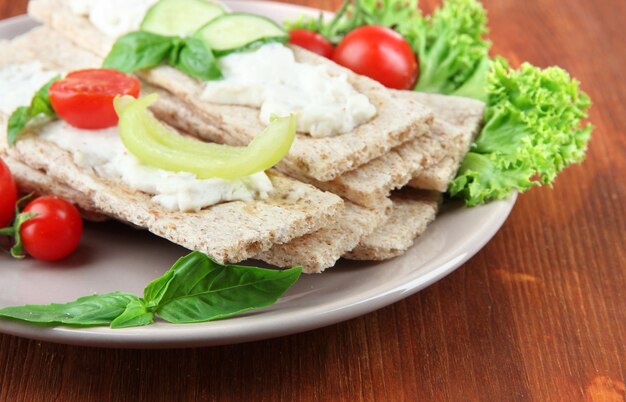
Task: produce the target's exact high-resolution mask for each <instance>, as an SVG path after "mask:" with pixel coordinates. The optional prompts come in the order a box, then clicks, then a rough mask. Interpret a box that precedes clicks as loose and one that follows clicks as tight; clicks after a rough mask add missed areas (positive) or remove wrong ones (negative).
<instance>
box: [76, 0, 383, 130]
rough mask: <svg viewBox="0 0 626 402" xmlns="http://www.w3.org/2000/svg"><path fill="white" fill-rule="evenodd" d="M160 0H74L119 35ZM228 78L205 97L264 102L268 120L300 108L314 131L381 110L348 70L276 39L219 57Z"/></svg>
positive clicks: (353, 123)
mask: <svg viewBox="0 0 626 402" xmlns="http://www.w3.org/2000/svg"><path fill="white" fill-rule="evenodd" d="M155 2H156V0H132V1H129V0H107V1H104V0H71V2H70V7H71V9H72V12H74V13H75V14H78V15H83V16H85V17H87V18H89V20H90V21H91V23H92V24H93V25H94V26H95V27H96V28H98V29H99V30H100V31H101V32H102V33H104V34H106V35H107V36H109V37H112V38H116V37H119V36H121V35H123V34H125V33H128V32H131V31H136V30H138V29H139V26H140V25H141V21H142V20H143V18H144V16H145V14H146V12H147V11H148V9H149V8H150V6H152V5H153V4H154V3H155ZM219 65H220V68H221V70H222V72H223V74H224V79H223V80H217V81H208V82H207V83H206V86H205V89H204V92H203V95H202V98H203V99H204V100H206V101H209V102H213V103H220V104H231V105H242V106H250V107H255V108H260V116H259V117H260V119H261V121H262V122H263V123H265V124H268V123H269V121H270V117H271V116H272V115H278V116H286V115H289V114H291V113H296V114H297V115H298V118H297V129H298V131H299V132H302V133H308V134H310V135H311V136H312V137H331V136H336V135H339V134H342V133H346V132H349V131H351V130H353V129H354V128H356V127H358V126H360V125H361V124H363V123H366V122H368V121H369V120H371V119H372V118H373V117H374V116H375V115H376V107H375V106H374V105H373V104H372V103H371V102H370V101H369V99H368V98H367V96H365V95H363V94H361V93H359V92H357V91H356V90H355V89H354V87H353V86H352V85H351V84H350V83H349V82H348V79H347V75H346V74H341V75H338V76H332V75H330V74H329V72H328V71H327V68H326V66H323V65H312V64H307V63H299V62H297V61H296V60H295V57H294V54H293V51H292V50H291V49H289V48H288V47H286V46H284V45H282V44H280V43H273V44H267V45H264V46H261V47H259V48H257V49H254V50H252V51H247V52H237V53H233V54H230V55H228V56H225V57H221V58H220V59H219Z"/></svg>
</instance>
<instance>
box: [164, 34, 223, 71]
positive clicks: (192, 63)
mask: <svg viewBox="0 0 626 402" xmlns="http://www.w3.org/2000/svg"><path fill="white" fill-rule="evenodd" d="M175 67H176V68H178V69H179V70H180V71H182V72H183V73H185V74H187V75H188V76H190V77H194V78H198V79H200V80H204V81H209V80H216V79H219V78H222V71H221V70H220V68H219V66H218V64H217V60H216V59H215V56H214V55H213V52H212V51H211V49H209V47H208V46H207V45H206V43H204V41H202V39H198V38H194V37H189V38H187V39H185V44H184V46H183V48H182V49H181V51H180V54H179V58H178V61H177V63H176V64H175Z"/></svg>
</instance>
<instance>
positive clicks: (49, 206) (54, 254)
mask: <svg viewBox="0 0 626 402" xmlns="http://www.w3.org/2000/svg"><path fill="white" fill-rule="evenodd" d="M23 212H35V213H37V216H35V217H34V218H31V219H29V220H27V221H26V222H24V223H23V224H22V227H21V228H20V234H21V236H22V242H23V244H24V250H25V251H26V253H27V254H29V255H30V256H32V257H34V258H36V259H38V260H43V261H57V260H60V259H62V258H65V257H67V256H68V255H70V254H71V253H72V251H74V250H75V249H76V247H78V243H80V238H81V236H82V234H83V220H82V218H81V216H80V213H79V212H78V209H76V207H75V206H73V205H72V204H70V203H69V202H67V201H65V200H63V199H61V198H58V197H52V196H46V197H39V198H37V199H35V200H33V201H31V202H30V203H29V204H28V205H27V206H26V208H24V211H23Z"/></svg>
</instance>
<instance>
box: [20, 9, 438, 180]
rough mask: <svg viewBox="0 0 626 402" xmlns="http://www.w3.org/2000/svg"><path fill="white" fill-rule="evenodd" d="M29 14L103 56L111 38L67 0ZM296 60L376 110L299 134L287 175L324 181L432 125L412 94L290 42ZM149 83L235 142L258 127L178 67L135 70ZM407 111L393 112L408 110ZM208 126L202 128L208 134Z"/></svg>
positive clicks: (284, 166)
mask: <svg viewBox="0 0 626 402" xmlns="http://www.w3.org/2000/svg"><path fill="white" fill-rule="evenodd" d="M29 14H30V15H31V16H33V17H34V18H36V19H38V20H40V21H43V22H45V23H46V24H48V25H49V26H50V27H51V28H53V29H55V30H58V31H59V32H61V33H62V34H64V35H65V36H66V37H67V38H69V39H70V40H72V41H74V42H75V43H76V44H77V45H79V46H80V47H82V48H84V49H86V50H88V51H91V52H95V53H97V54H98V55H99V56H101V57H104V56H105V55H106V54H107V53H108V51H109V49H110V47H111V45H112V41H111V40H110V39H108V38H106V37H105V36H104V35H103V34H101V33H100V32H99V31H98V30H97V29H96V28H95V27H94V26H93V25H92V24H91V23H90V22H89V20H88V19H87V18H84V17H81V16H78V15H75V14H72V13H71V10H70V9H69V5H68V3H67V2H64V1H61V0H36V1H33V2H31V3H30V7H29ZM293 50H294V54H295V56H296V60H298V61H301V62H305V63H310V64H317V65H326V66H327V68H328V71H329V73H330V74H331V75H339V74H346V75H347V76H348V81H349V82H350V83H351V84H352V85H353V86H354V87H355V89H356V90H357V91H359V92H361V93H363V94H365V95H366V96H367V97H368V98H369V99H370V101H371V102H372V103H373V104H374V105H375V106H376V108H377V115H376V116H375V117H374V118H373V119H372V120H370V121H369V122H368V123H365V124H362V125H360V126H359V127H357V128H355V129H354V130H352V131H351V132H349V133H345V134H342V135H339V136H335V137H327V138H313V137H310V136H308V135H306V134H298V136H297V138H296V141H295V142H294V144H293V146H292V148H291V151H290V153H289V155H288V156H287V158H285V159H284V160H283V161H282V162H281V164H280V166H279V168H280V169H281V171H283V172H284V173H286V174H288V175H294V176H296V177H308V178H311V179H314V180H317V181H321V182H324V181H329V180H332V179H335V178H337V177H338V176H340V175H342V174H343V173H345V172H348V171H351V170H354V169H356V168H357V167H359V166H361V165H363V164H365V163H367V162H369V161H371V160H373V159H376V158H377V157H379V156H381V155H383V154H385V153H387V152H388V151H389V150H391V149H392V148H394V147H396V146H398V145H400V144H402V143H404V142H406V141H409V140H412V139H414V138H417V137H419V136H421V135H424V134H425V133H426V132H427V131H428V128H429V126H430V125H431V124H432V119H433V116H432V113H431V112H430V111H429V110H428V109H427V108H425V107H424V106H423V105H422V104H421V103H419V102H418V101H417V100H415V99H412V98H404V97H395V96H393V94H392V92H391V91H389V90H387V89H386V88H384V87H383V86H382V85H380V84H379V83H377V82H375V81H373V80H371V79H369V78H366V77H363V76H359V75H357V74H355V73H353V72H352V71H350V70H348V69H345V68H343V67H341V66H339V65H337V64H335V63H333V62H332V61H330V60H327V59H325V58H323V57H321V56H318V55H316V54H313V53H311V52H308V51H306V50H304V49H301V48H297V47H293ZM139 75H140V76H141V78H143V79H144V80H146V81H147V82H148V83H150V84H153V85H154V86H157V87H161V88H163V89H166V90H168V91H169V92H171V93H172V94H174V95H175V96H176V97H178V98H179V99H180V100H181V101H183V102H185V103H187V104H188V105H189V106H192V107H193V109H195V110H196V111H198V112H200V113H201V114H203V115H204V117H205V119H206V121H207V122H208V123H210V124H211V125H212V126H214V127H216V128H217V129H219V130H221V131H225V132H227V133H229V134H230V136H231V137H232V139H233V140H235V141H236V142H237V144H236V145H243V144H247V143H248V142H250V141H251V140H252V138H253V137H254V136H255V135H256V134H257V133H258V132H260V131H261V130H262V129H263V124H262V123H261V122H260V121H259V117H258V115H259V111H258V109H256V108H250V107H242V106H232V105H220V104H212V103H208V102H206V101H203V100H202V99H201V98H200V95H201V93H202V90H203V87H202V84H201V83H200V82H199V81H197V80H195V79H193V78H190V77H188V76H187V75H185V74H183V73H182V72H180V71H178V70H176V69H174V68H171V67H168V66H161V67H158V68H154V69H151V70H148V71H142V72H140V73H139ZM408 110H410V111H411V113H410V114H407V113H404V112H403V113H398V111H408ZM211 134H212V131H207V132H206V133H205V135H206V136H207V139H210V140H214V139H213V138H211Z"/></svg>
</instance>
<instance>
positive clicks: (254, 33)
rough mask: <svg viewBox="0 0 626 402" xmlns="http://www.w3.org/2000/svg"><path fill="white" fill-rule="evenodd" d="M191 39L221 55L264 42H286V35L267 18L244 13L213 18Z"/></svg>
mask: <svg viewBox="0 0 626 402" xmlns="http://www.w3.org/2000/svg"><path fill="white" fill-rule="evenodd" d="M195 36H197V37H199V38H201V39H202V40H204V42H205V43H206V44H207V45H208V46H209V48H211V50H213V52H214V53H215V55H217V56H224V55H227V54H229V53H232V52H237V51H242V50H246V49H249V48H251V47H253V46H257V45H260V44H263V43H268V42H283V43H284V42H287V41H288V40H289V34H288V33H287V31H285V30H284V29H283V28H282V27H281V26H280V25H278V24H277V23H275V22H274V21H272V20H270V19H269V18H265V17H261V16H259V15H254V14H247V13H230V14H224V15H222V16H219V17H217V18H215V19H214V20H213V21H211V22H209V23H208V24H206V25H205V26H203V27H202V28H200V29H199V30H198V32H196V33H195Z"/></svg>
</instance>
